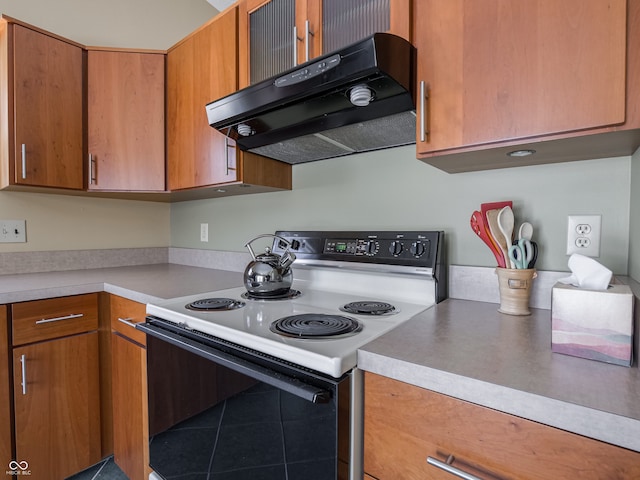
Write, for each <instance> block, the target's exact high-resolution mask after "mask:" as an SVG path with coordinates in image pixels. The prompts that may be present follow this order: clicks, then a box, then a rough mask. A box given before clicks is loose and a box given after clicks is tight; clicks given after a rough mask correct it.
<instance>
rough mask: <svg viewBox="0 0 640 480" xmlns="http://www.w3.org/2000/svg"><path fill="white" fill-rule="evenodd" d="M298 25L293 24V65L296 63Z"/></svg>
mask: <svg viewBox="0 0 640 480" xmlns="http://www.w3.org/2000/svg"><path fill="white" fill-rule="evenodd" d="M298 40H299V39H298V27H297V26H295V25H294V26H293V66H294V67H295V66H296V65H298Z"/></svg>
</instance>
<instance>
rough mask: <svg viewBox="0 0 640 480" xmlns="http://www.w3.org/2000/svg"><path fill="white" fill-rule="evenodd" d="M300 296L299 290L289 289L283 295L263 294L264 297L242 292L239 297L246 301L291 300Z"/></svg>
mask: <svg viewBox="0 0 640 480" xmlns="http://www.w3.org/2000/svg"><path fill="white" fill-rule="evenodd" d="M300 295H301V293H300V290H294V289H293V288H290V289H289V290H288V291H286V292H284V293H278V294H276V295H273V294H268V293H265V294H264V295H260V294H257V293H249V292H244V293H243V294H242V295H240V296H241V297H242V298H245V299H247V300H291V299H293V298H297V297H299V296H300Z"/></svg>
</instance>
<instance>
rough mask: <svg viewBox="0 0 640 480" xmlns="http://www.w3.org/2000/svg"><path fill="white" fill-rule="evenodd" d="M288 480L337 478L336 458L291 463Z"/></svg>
mask: <svg viewBox="0 0 640 480" xmlns="http://www.w3.org/2000/svg"><path fill="white" fill-rule="evenodd" d="M287 474H288V475H287V477H286V478H287V479H288V480H334V479H335V478H336V461H335V459H324V460H314V461H310V462H301V463H290V464H288V465H287Z"/></svg>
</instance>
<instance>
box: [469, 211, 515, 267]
mask: <svg viewBox="0 0 640 480" xmlns="http://www.w3.org/2000/svg"><path fill="white" fill-rule="evenodd" d="M470 224H471V229H472V230H473V231H474V232H475V233H476V235H478V236H479V237H480V239H481V240H482V241H483V242H484V243H485V244H486V245H487V246H488V247H489V249H490V250H491V253H493V256H494V257H496V261H497V262H498V266H499V267H500V268H506V260H505V258H504V255H503V254H502V252H501V251H500V249H499V248H498V247H497V246H496V244H495V243H494V241H493V239H492V238H491V235H490V234H489V233H488V232H489V230H488V229H487V225H486V223H485V220H484V216H483V215H482V213H481V212H479V211H477V210H476V211H475V212H473V213H472V214H471V220H470Z"/></svg>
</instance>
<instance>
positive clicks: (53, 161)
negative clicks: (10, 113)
mask: <svg viewBox="0 0 640 480" xmlns="http://www.w3.org/2000/svg"><path fill="white" fill-rule="evenodd" d="M13 33H14V37H13V47H14V48H13V74H14V79H13V89H14V92H13V99H14V122H15V125H14V129H15V152H14V158H15V176H14V177H15V178H14V182H15V183H16V184H22V185H36V186H44V187H60V188H69V189H78V190H80V189H82V188H83V173H82V172H83V170H82V166H83V165H82V152H83V143H82V142H83V114H82V111H83V102H82V96H83V72H82V68H83V59H82V55H83V54H82V48H81V47H79V46H77V45H73V44H70V43H67V42H64V41H62V40H59V39H57V38H53V37H51V36H48V35H45V34H43V33H40V32H36V31H34V30H31V29H28V28H25V27H23V26H21V25H14V26H13Z"/></svg>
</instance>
